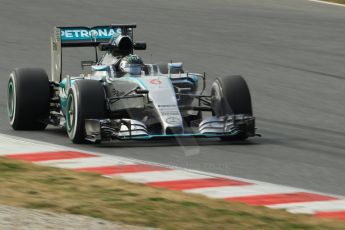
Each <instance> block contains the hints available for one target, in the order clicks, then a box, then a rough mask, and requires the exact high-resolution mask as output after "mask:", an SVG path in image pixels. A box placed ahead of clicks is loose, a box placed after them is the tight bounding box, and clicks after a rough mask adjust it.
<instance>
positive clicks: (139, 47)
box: [133, 42, 146, 50]
mask: <svg viewBox="0 0 345 230" xmlns="http://www.w3.org/2000/svg"><path fill="white" fill-rule="evenodd" d="M133 48H134V49H135V50H146V42H136V43H134V46H133Z"/></svg>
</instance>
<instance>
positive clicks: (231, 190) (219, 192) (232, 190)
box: [183, 184, 303, 198]
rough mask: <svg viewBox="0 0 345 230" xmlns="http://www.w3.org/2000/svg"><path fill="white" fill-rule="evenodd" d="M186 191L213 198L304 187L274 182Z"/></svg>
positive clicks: (288, 191)
mask: <svg viewBox="0 0 345 230" xmlns="http://www.w3.org/2000/svg"><path fill="white" fill-rule="evenodd" d="M183 191H184V192H188V193H194V194H201V195H205V196H208V197H211V198H230V197H242V196H256V195H268V194H281V193H294V192H302V191H303V190H302V189H296V188H291V187H287V186H280V185H274V184H261V185H257V184H254V185H242V186H224V187H213V188H197V189H188V190H183Z"/></svg>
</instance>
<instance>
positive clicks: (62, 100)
mask: <svg viewBox="0 0 345 230" xmlns="http://www.w3.org/2000/svg"><path fill="white" fill-rule="evenodd" d="M66 81H67V79H66V78H64V79H63V80H62V81H61V82H60V84H59V85H60V88H61V89H62V90H63V91H65V94H63V95H60V106H61V110H62V113H63V114H66V109H67V94H68V92H66ZM74 82H75V80H73V79H71V82H70V85H71V86H72V85H73V84H74Z"/></svg>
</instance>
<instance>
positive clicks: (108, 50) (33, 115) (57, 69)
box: [8, 25, 256, 143]
mask: <svg viewBox="0 0 345 230" xmlns="http://www.w3.org/2000/svg"><path fill="white" fill-rule="evenodd" d="M134 28H136V25H107V26H95V27H92V28H88V27H80V26H78V27H55V28H54V34H53V36H52V39H51V54H52V66H51V80H49V79H48V76H47V74H46V72H45V71H44V70H42V69H39V68H19V69H14V70H13V71H12V72H11V74H10V78H9V82H8V116H9V120H10V124H11V126H12V127H13V129H15V130H43V129H45V128H46V126H47V125H48V124H50V125H54V126H60V127H65V128H66V130H67V133H68V136H69V138H70V139H71V140H72V142H73V143H83V142H85V141H91V142H96V143H100V142H103V141H111V140H116V139H118V140H129V139H131V140H132V139H135V140H146V139H151V138H164V137H219V138H220V139H221V140H226V141H228V140H244V139H247V138H248V137H253V136H255V135H256V133H255V118H254V117H253V112H252V104H251V97H250V93H249V89H248V86H247V84H246V82H245V80H244V79H243V78H242V77H241V76H227V77H219V78H216V80H215V81H214V83H213V84H212V87H211V92H210V94H209V95H204V91H205V89H206V80H205V78H206V75H205V74H197V73H190V72H186V71H185V70H184V68H183V65H182V63H176V62H175V63H157V64H145V63H144V62H143V61H142V59H141V57H139V56H138V55H135V54H134V53H133V52H134V50H145V49H146V43H144V42H134V41H133V32H134ZM65 47H94V49H95V61H81V66H82V68H90V71H89V72H88V73H87V74H80V75H78V76H70V75H63V74H62V50H63V49H62V48H65ZM99 52H102V56H101V58H98V56H99ZM207 114H208V116H206V115H207Z"/></svg>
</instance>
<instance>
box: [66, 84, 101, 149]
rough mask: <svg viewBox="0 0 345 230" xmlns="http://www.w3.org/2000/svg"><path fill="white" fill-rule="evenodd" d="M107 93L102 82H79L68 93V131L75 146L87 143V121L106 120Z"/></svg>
mask: <svg viewBox="0 0 345 230" xmlns="http://www.w3.org/2000/svg"><path fill="white" fill-rule="evenodd" d="M105 110H106V108H105V92H104V89H103V86H102V84H101V83H100V82H98V81H94V80H77V81H75V83H74V84H73V86H72V87H71V88H70V89H69V91H68V96H67V110H66V129H67V133H68V137H69V138H70V140H71V141H72V142H73V143H75V144H81V143H84V142H85V137H86V133H85V119H104V118H105Z"/></svg>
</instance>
